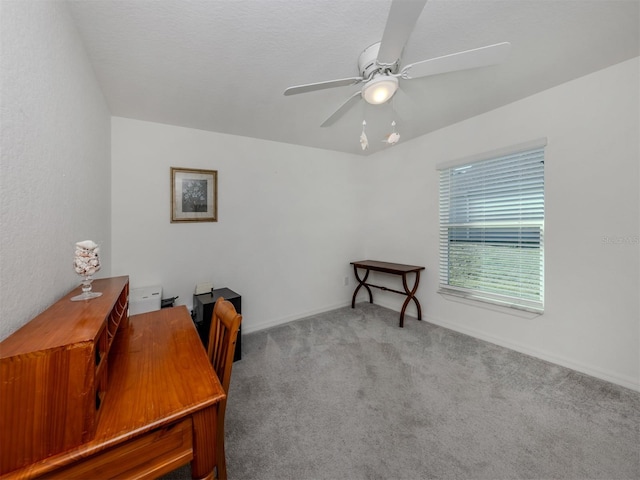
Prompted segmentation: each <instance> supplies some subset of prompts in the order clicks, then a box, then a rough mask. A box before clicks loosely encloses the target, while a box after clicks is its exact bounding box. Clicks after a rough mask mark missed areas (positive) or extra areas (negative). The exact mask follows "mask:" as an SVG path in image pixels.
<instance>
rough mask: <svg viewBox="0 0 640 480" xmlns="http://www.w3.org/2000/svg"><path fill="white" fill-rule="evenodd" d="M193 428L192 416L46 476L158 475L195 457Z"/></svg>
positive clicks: (134, 476)
mask: <svg viewBox="0 0 640 480" xmlns="http://www.w3.org/2000/svg"><path fill="white" fill-rule="evenodd" d="M192 428H193V423H192V421H191V417H189V418H187V419H184V420H181V421H180V422H177V423H174V424H172V425H169V426H167V427H163V428H159V429H157V430H153V431H151V432H149V433H148V434H146V435H143V436H141V437H138V438H135V439H133V440H130V441H128V442H125V443H123V444H121V445H118V446H117V447H114V448H111V449H108V450H105V451H103V452H100V453H97V454H95V455H93V456H91V457H88V458H86V459H82V460H79V461H78V462H76V463H74V464H73V465H70V466H67V467H63V468H61V469H58V470H55V471H53V472H49V473H47V474H46V475H45V476H44V477H42V478H47V479H64V480H71V479H83V480H86V479H88V478H90V479H92V480H99V479H103V478H105V479H106V478H123V479H124V478H126V479H136V478H157V477H159V476H160V475H164V474H165V473H168V472H171V471H172V470H175V469H176V468H178V467H180V466H181V465H184V464H186V463H188V462H189V461H190V460H191V459H192V458H193V450H192V447H193V434H192Z"/></svg>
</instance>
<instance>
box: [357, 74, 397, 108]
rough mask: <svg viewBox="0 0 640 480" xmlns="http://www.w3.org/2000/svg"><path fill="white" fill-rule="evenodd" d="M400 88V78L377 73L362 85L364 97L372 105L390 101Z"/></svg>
mask: <svg viewBox="0 0 640 480" xmlns="http://www.w3.org/2000/svg"><path fill="white" fill-rule="evenodd" d="M396 90H398V79H397V78H396V77H393V76H391V75H376V76H374V77H373V78H372V79H371V80H369V81H368V82H367V83H366V84H365V85H364V87H362V98H364V99H365V100H366V101H367V103H370V104H371V105H380V104H381V103H385V102H387V101H389V99H390V98H391V97H393V94H394V93H396Z"/></svg>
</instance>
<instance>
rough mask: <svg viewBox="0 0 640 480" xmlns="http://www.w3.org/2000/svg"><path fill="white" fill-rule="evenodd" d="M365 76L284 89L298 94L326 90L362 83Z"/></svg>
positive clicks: (292, 93) (286, 93)
mask: <svg viewBox="0 0 640 480" xmlns="http://www.w3.org/2000/svg"><path fill="white" fill-rule="evenodd" d="M362 80H364V78H362V77H349V78H341V79H338V80H328V81H326V82H318V83H308V84H306V85H296V86H295V87H289V88H287V89H286V90H285V91H284V94H285V95H287V96H289V95H297V94H298V93H307V92H315V91H316V90H324V89H325V88H334V87H347V86H349V85H355V84H357V83H360V82H361V81H362Z"/></svg>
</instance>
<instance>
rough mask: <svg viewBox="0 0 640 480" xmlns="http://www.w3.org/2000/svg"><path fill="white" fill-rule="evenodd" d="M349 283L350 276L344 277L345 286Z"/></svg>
mask: <svg viewBox="0 0 640 480" xmlns="http://www.w3.org/2000/svg"><path fill="white" fill-rule="evenodd" d="M348 285H349V277H344V286H345V287H346V286H348Z"/></svg>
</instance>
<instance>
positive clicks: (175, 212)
mask: <svg viewBox="0 0 640 480" xmlns="http://www.w3.org/2000/svg"><path fill="white" fill-rule="evenodd" d="M217 221H218V171H217V170H201V169H196V168H179V167H171V223H180V222H217Z"/></svg>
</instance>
